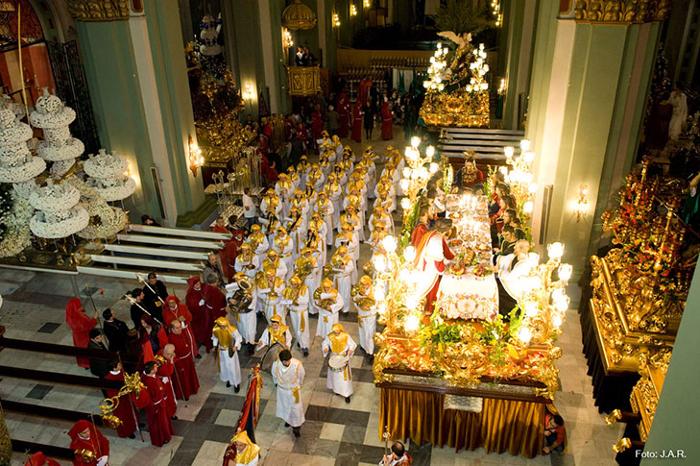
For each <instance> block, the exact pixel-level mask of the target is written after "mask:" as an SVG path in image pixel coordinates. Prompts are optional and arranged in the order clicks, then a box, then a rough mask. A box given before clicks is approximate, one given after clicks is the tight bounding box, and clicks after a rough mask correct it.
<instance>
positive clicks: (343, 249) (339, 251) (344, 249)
mask: <svg viewBox="0 0 700 466" xmlns="http://www.w3.org/2000/svg"><path fill="white" fill-rule="evenodd" d="M335 253H336V254H338V255H340V256H344V255H345V254H347V253H348V247H347V246H345V245H342V246H339V247H338V249H336V250H335Z"/></svg>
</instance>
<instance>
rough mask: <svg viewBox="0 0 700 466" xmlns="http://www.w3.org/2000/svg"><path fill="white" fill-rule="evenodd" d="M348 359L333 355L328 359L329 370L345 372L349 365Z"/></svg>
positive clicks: (340, 355)
mask: <svg viewBox="0 0 700 466" xmlns="http://www.w3.org/2000/svg"><path fill="white" fill-rule="evenodd" d="M348 361H349V360H348V357H347V356H344V355H342V354H331V357H330V358H328V369H329V370H331V371H333V372H343V370H344V369H345V367H346V366H347V365H348Z"/></svg>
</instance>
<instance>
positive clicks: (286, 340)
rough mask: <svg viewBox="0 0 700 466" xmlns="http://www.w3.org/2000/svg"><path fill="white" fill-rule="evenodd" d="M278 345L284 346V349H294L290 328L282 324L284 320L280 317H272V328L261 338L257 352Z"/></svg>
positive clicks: (268, 328) (266, 330)
mask: <svg viewBox="0 0 700 466" xmlns="http://www.w3.org/2000/svg"><path fill="white" fill-rule="evenodd" d="M276 343H279V344H280V345H282V347H283V348H284V349H290V348H291V347H292V332H290V331H289V327H287V326H286V325H284V324H283V323H282V319H281V318H280V316H278V315H274V316H272V320H271V321H270V326H269V327H267V328H266V329H265V331H264V332H263V334H262V335H261V336H260V341H258V346H257V348H256V350H261V349H262V348H264V347H266V346H272V345H274V344H276Z"/></svg>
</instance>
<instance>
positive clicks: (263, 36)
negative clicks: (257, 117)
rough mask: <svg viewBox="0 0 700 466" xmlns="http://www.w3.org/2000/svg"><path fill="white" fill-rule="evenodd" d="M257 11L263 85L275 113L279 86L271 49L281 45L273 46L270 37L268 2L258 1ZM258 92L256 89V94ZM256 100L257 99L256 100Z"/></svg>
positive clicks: (277, 109) (270, 24) (277, 106)
mask: <svg viewBox="0 0 700 466" xmlns="http://www.w3.org/2000/svg"><path fill="white" fill-rule="evenodd" d="M258 9H259V11H260V44H261V45H262V55H263V70H264V72H265V85H266V86H267V88H268V89H269V90H270V102H269V104H270V112H272V113H277V112H278V111H279V101H280V100H279V85H278V83H277V75H276V74H275V66H276V65H277V64H276V63H275V62H274V59H275V58H274V57H275V52H274V49H273V47H281V46H282V45H281V44H275V43H273V41H272V40H270V38H271V37H275V36H273V34H272V21H271V18H270V0H258ZM259 92H260V90H259V89H258V93H259ZM256 100H257V99H256Z"/></svg>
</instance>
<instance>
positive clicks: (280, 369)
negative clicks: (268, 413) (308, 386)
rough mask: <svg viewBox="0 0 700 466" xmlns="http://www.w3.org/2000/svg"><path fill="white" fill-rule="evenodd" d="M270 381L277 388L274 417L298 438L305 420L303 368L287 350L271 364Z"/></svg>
mask: <svg viewBox="0 0 700 466" xmlns="http://www.w3.org/2000/svg"><path fill="white" fill-rule="evenodd" d="M272 381H273V382H274V383H275V385H276V386H277V405H276V408H275V416H277V417H279V418H281V419H284V425H285V427H291V428H292V432H294V436H295V437H299V436H300V435H301V433H300V428H301V425H302V424H303V423H304V421H305V420H306V419H305V418H304V404H303V403H302V402H301V386H302V384H303V383H304V366H303V365H302V364H301V361H299V360H298V359H295V358H293V357H292V353H291V352H290V351H289V350H283V351H282V352H280V354H279V360H277V361H275V362H274V363H273V364H272Z"/></svg>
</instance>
